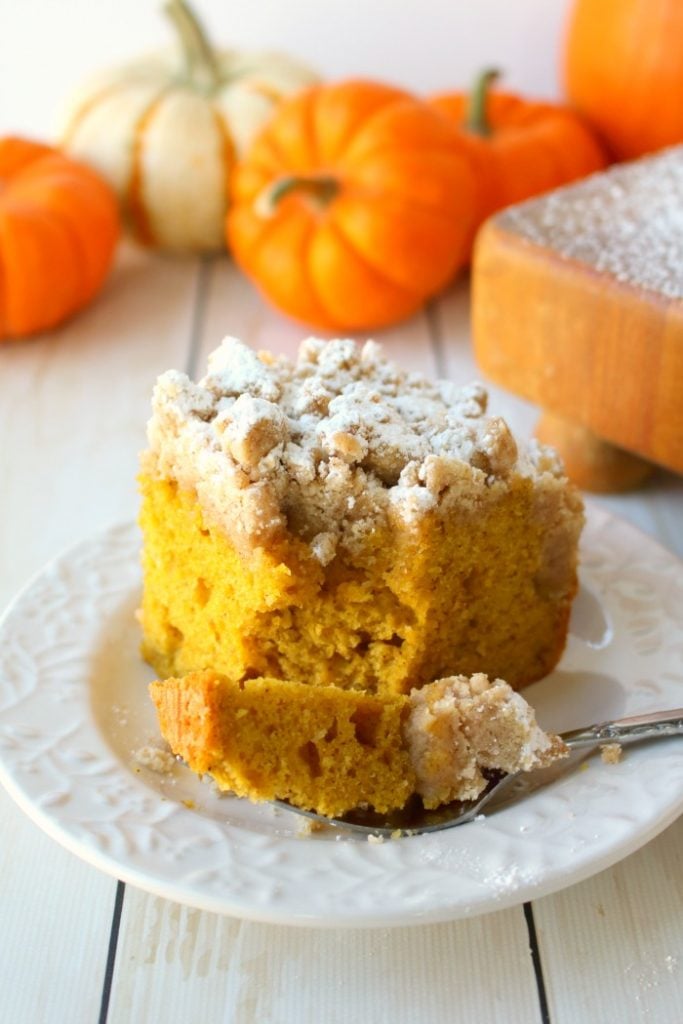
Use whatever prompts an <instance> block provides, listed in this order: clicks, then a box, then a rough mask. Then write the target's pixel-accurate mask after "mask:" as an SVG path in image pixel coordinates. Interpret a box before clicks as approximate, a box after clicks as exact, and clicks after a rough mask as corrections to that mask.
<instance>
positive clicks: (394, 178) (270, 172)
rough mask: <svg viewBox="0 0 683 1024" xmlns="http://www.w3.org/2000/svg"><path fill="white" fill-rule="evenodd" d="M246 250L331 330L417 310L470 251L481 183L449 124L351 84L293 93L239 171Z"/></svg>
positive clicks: (403, 96) (390, 93)
mask: <svg viewBox="0 0 683 1024" xmlns="http://www.w3.org/2000/svg"><path fill="white" fill-rule="evenodd" d="M232 198H233V206H232V209H231V210H230V211H229V213H228V219H227V230H228V238H229V244H230V246H231V248H232V251H233V253H234V256H235V259H236V260H237V262H238V263H239V264H240V266H241V267H242V268H243V269H244V270H245V272H246V273H247V274H248V275H250V276H251V277H253V278H254V279H255V281H256V282H257V283H258V284H259V285H260V287H261V288H262V290H263V291H264V292H265V294H266V295H267V296H268V297H269V298H270V299H271V300H272V302H274V303H275V305H276V306H278V307H279V308H280V309H281V310H283V311H284V312H285V313H288V314H290V315H291V316H293V317H295V318H297V319H299V320H303V321H305V322H306V323H309V324H313V325H315V326H317V327H322V328H325V329H328V330H334V331H345V330H359V329H366V328H374V327H381V326H383V325H385V324H390V323H393V322H395V321H398V320H401V319H403V318H404V317H407V316H409V315H410V314H412V313H413V312H415V310H417V309H419V307H420V306H422V304H423V303H424V302H425V300H426V299H427V298H429V297H430V296H431V295H434V294H435V293H436V292H438V291H439V290H440V289H441V288H442V287H443V286H444V285H445V284H446V282H447V281H448V280H449V279H450V278H451V277H452V276H453V274H454V273H455V271H456V270H457V269H458V267H460V266H461V265H462V264H463V263H464V261H465V260H466V258H467V247H468V243H469V239H470V237H471V233H472V225H473V221H474V216H475V213H476V182H475V180H474V175H473V172H472V168H471V166H470V163H469V158H468V156H467V154H464V153H463V152H462V147H461V146H460V145H459V143H458V137H457V132H455V131H454V130H453V128H452V126H451V125H450V124H449V123H448V121H447V120H446V119H445V118H443V117H442V116H440V115H439V114H438V113H437V112H436V111H435V110H434V109H433V108H431V107H430V106H429V105H428V104H426V103H423V102H421V101H419V100H417V99H414V98H413V97H411V96H409V95H408V94H407V93H405V92H402V91H400V90H399V89H394V88H391V87H389V86H385V85H380V84H377V83H371V82H362V81H351V82H345V83H341V84H337V85H331V86H317V87H314V88H312V89H309V90H307V91H306V92H304V93H300V94H299V95H298V96H297V97H295V98H294V99H292V100H286V101H285V102H284V103H283V104H282V105H281V106H280V107H279V108H278V110H277V112H276V114H275V116H274V118H273V120H271V122H270V123H269V125H268V126H267V127H266V128H265V130H264V132H263V133H262V134H261V136H260V137H259V138H258V140H257V141H256V143H255V144H254V146H253V147H252V148H251V150H250V151H249V153H248V154H247V157H246V159H245V161H244V162H243V163H242V164H241V165H240V166H239V167H238V169H237V172H236V174H235V176H234V178H233V195H232Z"/></svg>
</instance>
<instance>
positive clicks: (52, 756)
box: [0, 508, 683, 927]
mask: <svg viewBox="0 0 683 1024" xmlns="http://www.w3.org/2000/svg"><path fill="white" fill-rule="evenodd" d="M138 549H139V537H138V535H137V531H136V529H135V528H134V527H133V526H132V525H129V524H127V525H123V526H116V527H113V528H111V529H109V530H107V531H106V532H105V533H103V534H101V535H100V536H98V537H96V538H94V539H92V540H89V541H87V542H85V543H83V544H81V545H79V546H78V547H76V548H74V549H72V550H71V551H69V552H68V553H67V554H65V555H63V556H62V557H60V558H58V559H57V560H56V561H54V562H52V563H51V564H50V565H48V566H47V567H46V568H45V569H44V570H43V571H42V572H41V573H40V574H39V575H38V576H37V577H36V578H35V579H34V580H33V581H32V582H31V583H30V584H29V585H28V586H27V587H26V588H25V589H24V591H23V592H22V593H21V594H20V595H19V596H18V597H17V598H16V600H15V601H14V603H13V604H12V605H11V607H10V608H9V609H8V611H7V613H6V614H5V616H4V619H3V621H2V624H1V625H0V778H1V779H2V781H3V782H4V784H5V786H6V787H7V789H8V790H9V792H10V793H11V794H12V796H13V797H14V798H15V799H16V800H17V802H18V803H19V804H20V805H21V806H22V807H23V808H24V810H25V811H26V812H27V813H28V814H29V815H30V816H31V818H33V820H34V821H35V822H37V824H38V825H40V826H41V827H42V828H44V829H45V831H47V832H48V833H49V834H50V835H51V836H52V837H53V838H54V839H56V840H58V841H59V842H60V843H62V844H63V845H64V846H66V847H67V848H68V849H70V850H72V851H73V852H74V853H76V854H78V855H79V856H81V857H83V858H84V859H85V860H87V861H89V862H90V863H91V864H94V865H95V866H97V867H99V868H101V869H102V870H103V871H107V872H109V873H110V874H112V875H115V876H117V877H119V878H122V879H123V880H125V881H127V882H131V883H132V884H133V885H137V886H139V887H141V888H143V889H148V890H149V891H151V892H153V893H156V894H157V895H160V896H165V897H168V898H170V899H174V900H178V901H180V902H183V903H188V904H191V905H192V906H195V907H200V908H205V909H207V910H212V911H218V912H221V913H226V914H232V915H235V916H239V917H246V918H251V919H255V920H261V921H272V922H279V923H287V924H301V925H307V924H309V925H334V926H337V927H338V926H340V925H354V926H363V925H385V926H386V925H390V924H414V923H420V922H427V921H443V920H449V919H453V918H456V917H465V916H468V915H476V914H480V913H484V912H486V911H490V910H496V909H501V908H503V907H507V906H511V905H513V904H516V903H520V902H522V901H523V900H526V899H529V898H531V897H538V896H543V895H546V894H548V893H550V892H553V891H555V890H558V889H561V888H563V887H564V886H567V885H570V884H571V883H573V882H577V881H579V880H580V879H583V878H587V877H588V876H589V875H592V874H594V873H595V872H597V871H600V870H601V869H603V868H606V867H608V866H609V865H610V864H613V863H614V862H615V861H617V860H619V859H620V858H622V857H624V856H625V855H626V854H628V853H630V852H631V851H633V850H635V849H637V848H638V847H639V846H641V845H642V844H644V843H646V842H647V841H648V840H649V839H651V838H652V837H653V836H654V835H656V834H657V833H658V832H660V831H661V830H662V829H663V828H665V826H666V825H668V824H669V823H670V822H671V821H673V820H674V819H675V818H676V817H677V815H678V814H679V813H680V812H681V810H682V809H683V743H682V742H681V741H680V739H678V738H673V739H670V740H666V741H659V742H658V743H656V744H652V743H650V744H647V745H642V746H639V747H631V748H629V749H628V751H627V752H626V755H625V758H624V760H623V762H622V763H620V764H618V765H609V766H608V765H604V764H603V763H602V762H601V760H600V758H599V757H598V756H593V757H592V758H591V759H590V760H589V761H588V762H585V763H584V764H583V765H582V767H581V768H579V769H576V770H574V771H572V772H571V773H570V774H568V775H567V776H565V777H563V778H561V779H560V780H558V781H556V782H554V783H552V784H551V785H550V786H548V787H546V788H545V789H542V790H539V791H537V792H536V793H534V794H533V795H532V796H530V797H529V798H527V799H526V800H525V801H523V802H522V803H519V804H517V805H514V806H510V807H508V808H507V809H505V810H501V811H498V812H497V813H495V814H494V815H492V816H491V817H489V818H486V819H484V820H480V821H476V822H474V823H472V824H470V825H465V826H463V827H461V828H457V829H453V830H451V831H447V832H442V833H438V834H434V835H426V836H415V837H410V838H405V839H400V840H398V841H389V842H385V843H384V844H382V845H379V844H371V843H368V842H367V841H366V840H365V839H363V838H362V837H359V836H357V835H353V834H348V835H347V834H344V835H343V836H342V835H340V834H339V833H335V832H334V831H332V830H325V832H323V833H320V834H316V835H314V836H310V837H302V836H301V835H300V834H298V833H299V829H300V821H301V819H300V818H299V817H297V816H295V815H292V814H290V813H288V812H286V811H276V810H275V809H273V808H271V807H268V806H260V807H255V806H252V805H251V804H249V803H248V802H247V801H243V800H237V799H236V798H234V797H221V796H219V795H217V794H216V793H214V791H213V789H212V787H211V786H209V785H206V784H205V783H200V782H199V781H198V780H197V779H196V778H195V777H194V776H193V775H192V774H191V773H190V772H189V770H188V769H186V768H185V767H184V766H182V765H177V766H176V767H175V768H174V769H173V771H172V773H171V774H170V775H168V776H164V775H159V774H156V773H154V772H152V771H151V770H149V769H147V768H140V766H139V765H138V764H137V763H136V760H135V756H134V755H135V752H136V751H138V750H139V748H141V747H142V746H144V745H146V744H150V743H151V744H155V743H158V733H157V730H156V726H155V718H154V712H153V709H152V707H151V705H150V702H149V700H148V698H147V692H146V685H145V684H146V683H147V682H148V681H149V680H151V678H152V673H151V670H150V669H149V668H148V667H147V666H145V665H144V664H143V663H142V662H141V661H140V659H139V656H138V651H137V647H138V630H137V626H136V622H135V619H134V611H135V608H136V605H137V602H138V599H139V590H140V573H139V567H138ZM581 580H582V586H581V593H580V595H579V598H578V599H577V603H576V605H575V612H574V615H573V620H572V635H571V636H570V639H569V643H568V645H567V649H566V652H565V655H564V657H563V659H562V662H561V665H560V667H559V668H558V670H557V671H555V672H554V673H553V674H552V676H550V677H548V678H547V679H546V680H544V681H543V682H542V683H538V684H536V685H535V686H533V687H530V688H528V689H527V690H526V691H525V696H527V698H528V699H529V700H530V701H531V703H532V704H534V706H535V707H536V709H537V711H538V714H539V719H540V721H541V723H542V724H543V725H545V726H546V727H547V728H553V729H558V730H562V729H570V728H573V727H575V726H579V725H587V724H589V723H591V722H594V721H596V720H599V719H602V718H607V717H615V716H620V715H625V714H632V713H636V712H639V711H647V710H655V709H664V708H668V707H676V706H679V705H680V704H681V703H683V701H682V700H681V693H683V686H682V684H683V615H682V611H683V565H682V564H681V563H680V562H677V561H676V560H675V559H674V558H673V556H672V555H670V554H669V553H668V552H666V551H664V550H663V549H662V548H660V547H659V546H658V545H656V544H655V543H654V542H653V541H651V540H649V539H648V538H647V537H645V536H643V535H642V534H640V533H638V532H637V531H636V530H635V529H634V528H633V527H631V526H629V525H628V524H626V523H623V522H620V521H618V520H615V519H614V518H612V517H611V516H609V515H608V514H607V513H605V512H603V511H602V510H599V509H596V508H591V509H590V510H589V516H588V526H587V528H586V531H585V535H584V540H583V547H582V567H581Z"/></svg>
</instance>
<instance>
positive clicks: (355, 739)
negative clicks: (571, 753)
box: [151, 670, 566, 817]
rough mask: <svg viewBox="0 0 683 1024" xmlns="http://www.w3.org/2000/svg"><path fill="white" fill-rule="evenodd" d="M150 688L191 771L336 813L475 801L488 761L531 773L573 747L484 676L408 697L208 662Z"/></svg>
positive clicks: (242, 790) (255, 796) (239, 789)
mask: <svg viewBox="0 0 683 1024" xmlns="http://www.w3.org/2000/svg"><path fill="white" fill-rule="evenodd" d="M151 693H152V699H153V701H154V703H155V705H156V708H157V714H158V717H159V723H160V727H161V733H162V735H163V736H164V738H165V739H166V740H167V742H168V743H169V744H170V746H171V749H172V750H173V752H174V753H175V754H179V755H180V756H181V757H182V758H183V759H184V760H185V761H186V762H187V764H188V765H189V767H190V768H191V769H192V770H193V771H195V772H197V773H198V774H204V773H208V774H209V775H211V777H212V778H213V779H214V780H215V782H216V783H217V784H218V786H219V787H220V788H222V789H229V790H231V791H232V792H234V793H236V794H237V795H238V796H243V797H249V798H250V799H251V800H256V801H259V800H274V799H286V800H289V801H290V802H291V803H293V804H296V805H297V806H299V807H304V808H308V809H315V810H317V811H319V812H320V813H321V814H326V815H328V816H331V817H334V816H338V815H341V814H343V813H345V812H346V811H349V810H352V809H353V808H355V807H357V806H358V805H359V804H362V803H368V804H371V805H372V806H373V807H374V809H375V810H377V811H379V812H386V811H390V810H393V809H395V808H400V807H403V806H404V805H405V803H406V801H407V800H408V798H409V797H410V796H411V795H412V794H413V793H417V794H418V795H419V796H421V797H422V802H423V803H424V805H425V807H427V808H433V807H438V806H440V805H441V804H443V803H448V802H449V801H451V800H473V799H475V798H476V797H477V796H479V794H480V793H481V792H482V791H483V790H484V789H485V788H486V785H487V779H486V776H485V774H484V772H485V771H486V769H499V770H502V771H505V772H517V771H528V770H529V769H532V768H538V767H543V766H545V765H547V764H549V763H550V762H551V761H553V760H555V759H556V758H558V757H562V756H564V755H565V754H566V747H565V745H564V744H563V743H562V740H560V739H559V737H557V736H552V735H548V734H546V733H544V732H543V731H542V730H541V729H540V728H539V726H538V725H537V724H536V720H535V716H534V713H533V711H532V709H531V708H530V707H529V705H528V704H527V703H526V701H524V700H523V698H522V697H521V696H520V695H519V694H518V693H515V692H514V691H513V690H512V689H511V688H510V687H509V686H508V685H507V683H504V682H503V681H502V680H500V679H497V680H495V681H494V682H491V683H490V682H489V680H488V678H487V677H486V676H485V675H483V674H481V673H478V674H476V675H474V676H472V678H471V679H468V678H466V677H464V676H455V677H452V678H450V679H441V680H439V681H438V682H434V683H429V684H427V685H425V686H424V687H422V688H421V689H419V690H412V692H411V693H410V695H409V696H406V695H403V694H371V693H364V692H362V691H360V690H353V689H347V690H344V689H341V688H340V687H337V686H320V687H311V686H309V685H308V684H307V683H300V682H292V681H288V680H283V679H268V678H259V679H247V680H241V681H240V680H235V679H230V678H228V677H227V676H223V675H219V674H218V673H216V672H213V671H210V670H209V671H203V672H193V673H190V674H189V675H187V676H185V677H184V678H182V679H167V680H165V681H164V682H156V683H152V686H151Z"/></svg>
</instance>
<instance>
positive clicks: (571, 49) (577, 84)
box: [565, 0, 683, 160]
mask: <svg viewBox="0 0 683 1024" xmlns="http://www.w3.org/2000/svg"><path fill="white" fill-rule="evenodd" d="M565 77H566V85H567V93H568V95H569V98H570V100H571V101H572V103H574V104H575V105H576V107H577V108H578V109H579V110H580V111H581V112H582V113H583V114H585V116H586V117H587V118H588V119H589V121H590V122H591V123H592V124H593V125H594V126H595V128H596V130H597V131H599V132H600V134H601V136H602V137H603V138H604V140H605V142H606V143H607V145H608V146H609V148H610V151H611V152H612V154H613V156H614V157H616V158H617V159H618V160H628V159H631V158H632V157H636V156H640V155H641V154H643V153H650V152H653V151H654V150H657V149H661V148H662V147H663V146H670V145H673V144H674V143H678V142H683V3H681V0H576V2H575V4H574V8H573V13H572V16H571V21H570V24H569V31H568V35H567V44H566V71H565Z"/></svg>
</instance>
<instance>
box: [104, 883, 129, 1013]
mask: <svg viewBox="0 0 683 1024" xmlns="http://www.w3.org/2000/svg"><path fill="white" fill-rule="evenodd" d="M125 892H126V883H125V882H121V881H118V882H117V883H116V898H115V900H114V912H113V914H112V918H111V928H110V931H109V948H108V950H107V964H106V967H105V969H104V981H103V982H102V999H101V1001H100V1015H99V1017H98V1024H107V1017H108V1015H109V999H110V997H111V984H112V980H113V978H114V965H115V964H116V948H117V946H118V942H119V930H120V927H121V912H122V911H123V897H124V895H125Z"/></svg>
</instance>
